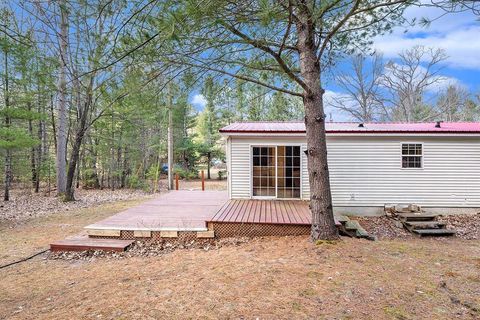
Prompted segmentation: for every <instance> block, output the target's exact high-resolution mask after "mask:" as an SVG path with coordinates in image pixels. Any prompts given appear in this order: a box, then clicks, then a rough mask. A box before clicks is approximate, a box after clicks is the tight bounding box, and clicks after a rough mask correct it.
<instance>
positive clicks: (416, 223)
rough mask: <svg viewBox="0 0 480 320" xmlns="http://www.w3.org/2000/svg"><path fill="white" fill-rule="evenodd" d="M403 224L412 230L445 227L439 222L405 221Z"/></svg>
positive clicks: (444, 224)
mask: <svg viewBox="0 0 480 320" xmlns="http://www.w3.org/2000/svg"><path fill="white" fill-rule="evenodd" d="M405 224H406V226H407V228H408V227H411V228H413V229H443V228H445V226H446V225H447V224H446V223H445V222H440V221H406V222H405Z"/></svg>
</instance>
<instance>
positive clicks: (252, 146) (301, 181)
mask: <svg viewBox="0 0 480 320" xmlns="http://www.w3.org/2000/svg"><path fill="white" fill-rule="evenodd" d="M282 146H289V147H290V146H292V147H300V197H298V198H278V180H277V179H278V161H277V160H278V159H277V152H278V148H277V147H282ZM249 147H250V152H249V154H250V161H249V163H250V198H251V199H260V200H261V199H268V200H301V199H303V155H302V153H303V151H302V144H301V143H273V144H272V143H269V144H250V145H249ZM254 147H259V148H262V147H274V148H275V196H254V195H253V148H254Z"/></svg>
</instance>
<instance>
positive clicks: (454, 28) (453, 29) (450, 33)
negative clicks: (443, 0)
mask: <svg viewBox="0 0 480 320" xmlns="http://www.w3.org/2000/svg"><path fill="white" fill-rule="evenodd" d="M442 13H444V12H443V11H441V10H440V9H435V8H425V7H423V8H418V7H417V8H411V9H409V10H408V11H407V12H406V14H405V15H406V17H407V18H410V19H412V18H414V17H416V18H417V19H419V18H421V17H427V18H429V19H432V20H434V19H435V18H438V19H437V20H434V21H433V22H432V23H431V24H430V26H428V27H425V28H424V27H421V26H419V25H417V26H414V27H411V28H407V29H405V28H396V29H395V31H394V32H393V33H392V34H389V35H384V36H381V37H378V38H376V39H375V41H374V47H375V49H376V50H378V51H381V52H382V53H383V54H384V56H385V57H386V58H395V57H397V55H398V53H399V52H401V51H403V50H405V49H409V48H411V47H413V46H415V45H423V46H426V47H433V48H442V49H444V50H445V51H446V53H447V55H448V59H447V60H446V62H445V63H446V64H447V65H448V66H450V67H453V68H469V69H480V54H479V52H480V38H479V36H478V35H479V34H480V25H478V23H476V22H475V21H476V20H475V19H476V18H475V16H474V15H473V14H472V13H458V14H448V15H445V16H441V15H442ZM439 17H440V18H439ZM405 30H407V32H405Z"/></svg>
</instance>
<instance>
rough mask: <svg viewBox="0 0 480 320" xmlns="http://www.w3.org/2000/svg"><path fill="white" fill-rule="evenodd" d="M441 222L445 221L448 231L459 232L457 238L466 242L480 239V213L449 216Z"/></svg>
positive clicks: (441, 219)
mask: <svg viewBox="0 0 480 320" xmlns="http://www.w3.org/2000/svg"><path fill="white" fill-rule="evenodd" d="M439 220H440V221H445V222H446V223H447V228H448V229H455V230H457V237H460V238H462V239H466V240H478V239H480V213H477V214H461V215H448V216H443V217H441V218H440V219H439Z"/></svg>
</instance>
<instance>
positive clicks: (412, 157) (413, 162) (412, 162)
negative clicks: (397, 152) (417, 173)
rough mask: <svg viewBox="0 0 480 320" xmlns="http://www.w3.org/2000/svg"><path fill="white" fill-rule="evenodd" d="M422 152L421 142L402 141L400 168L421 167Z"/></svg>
mask: <svg viewBox="0 0 480 320" xmlns="http://www.w3.org/2000/svg"><path fill="white" fill-rule="evenodd" d="M422 152H423V150H422V144H421V143H402V168H421V167H422V156H423V154H422Z"/></svg>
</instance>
